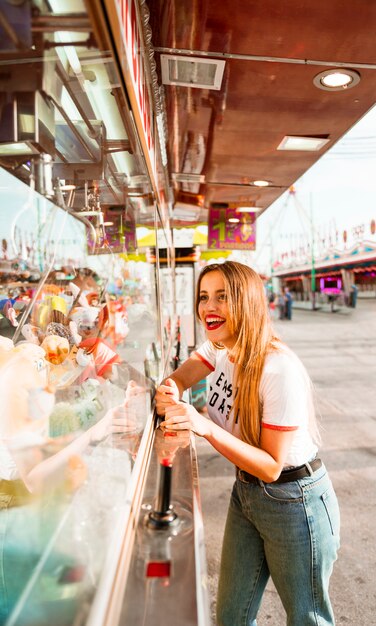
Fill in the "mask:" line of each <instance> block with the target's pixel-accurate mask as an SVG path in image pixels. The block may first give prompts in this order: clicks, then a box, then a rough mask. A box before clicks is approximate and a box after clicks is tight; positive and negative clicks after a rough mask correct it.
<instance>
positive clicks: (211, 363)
mask: <svg viewBox="0 0 376 626" xmlns="http://www.w3.org/2000/svg"><path fill="white" fill-rule="evenodd" d="M195 355H196V356H198V358H199V359H200V361H202V362H203V363H205V365H207V367H209V368H210V369H211V370H212V371H214V370H215V366H216V361H217V350H216V348H215V347H214V346H213V344H212V343H211V341H205V343H203V344H202V346H200V347H199V348H198V350H196V351H195Z"/></svg>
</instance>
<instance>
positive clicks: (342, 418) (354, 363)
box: [197, 299, 376, 626]
mask: <svg viewBox="0 0 376 626" xmlns="http://www.w3.org/2000/svg"><path fill="white" fill-rule="evenodd" d="M275 327H276V330H277V332H278V334H279V335H280V336H281V337H282V339H283V340H284V341H285V342H286V343H287V344H288V345H289V346H290V347H291V348H292V349H293V350H294V351H295V352H296V353H297V354H298V355H299V357H300V358H301V360H302V361H303V363H304V364H305V366H306V368H307V370H308V373H309V374H310V376H311V378H312V380H313V384H314V387H315V395H316V403H317V407H318V414H319V421H320V425H321V435H322V446H321V450H320V456H321V458H322V459H323V460H324V462H325V464H326V466H327V468H328V470H329V473H330V476H331V478H332V481H333V484H334V487H335V490H336V492H337V496H338V500H339V504H340V509H341V549H340V552H339V558H338V561H337V563H336V564H335V568H334V573H333V576H332V578H331V599H332V603H333V607H334V612H335V616H336V624H337V626H339V625H346V626H376V299H372V300H371V299H368V300H358V303H357V308H356V309H353V310H351V314H349V315H343V316H340V315H336V314H333V313H330V312H327V313H325V312H323V311H320V312H318V311H309V310H294V311H293V319H292V321H277V322H275ZM197 449H198V456H199V473H200V488H201V501H202V509H203V517H204V528H205V543H206V554H207V566H208V580H209V589H210V594H211V600H212V614H213V624H215V619H214V615H215V596H216V588H217V582H218V572H219V561H220V551H221V541H222V535H223V529H224V523H225V518H226V511H227V505H228V501H229V497H230V492H231V487H232V484H233V481H234V469H233V466H232V465H231V464H230V463H229V462H228V461H227V460H226V459H224V458H223V457H221V456H220V455H219V454H218V453H217V452H216V451H215V450H214V449H213V448H212V447H211V446H210V444H208V443H207V442H206V441H205V440H203V439H200V438H197ZM257 624H258V626H283V625H284V624H286V615H285V611H284V609H283V607H282V604H281V602H280V600H279V597H278V595H277V592H276V590H275V588H274V586H273V583H272V582H270V583H268V586H267V589H266V591H265V594H264V598H263V603H262V607H261V609H260V613H259V617H258V620H257ZM234 626H237V625H236V624H234ZM302 626H304V625H303V624H302Z"/></svg>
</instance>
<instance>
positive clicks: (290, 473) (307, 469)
mask: <svg viewBox="0 0 376 626" xmlns="http://www.w3.org/2000/svg"><path fill="white" fill-rule="evenodd" d="M321 466H322V461H321V459H314V460H313V461H310V462H309V463H305V464H304V465H299V466H298V467H292V468H291V469H286V470H283V471H282V472H281V474H280V476H279V478H277V480H274V481H273V483H272V484H273V485H277V484H279V483H290V482H292V481H293V480H298V479H299V478H307V477H308V476H312V474H313V473H314V472H315V471H316V470H318V469H319V467H321ZM236 477H237V478H238V479H239V480H240V481H241V482H243V483H256V484H259V479H258V478H257V476H253V474H248V472H245V471H244V470H241V469H239V468H238V467H237V468H236ZM263 482H266V481H263Z"/></svg>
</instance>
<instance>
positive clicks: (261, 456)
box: [162, 403, 294, 482]
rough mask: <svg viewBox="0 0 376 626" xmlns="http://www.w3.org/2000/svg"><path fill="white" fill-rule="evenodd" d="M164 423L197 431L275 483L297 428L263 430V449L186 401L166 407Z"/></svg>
mask: <svg viewBox="0 0 376 626" xmlns="http://www.w3.org/2000/svg"><path fill="white" fill-rule="evenodd" d="M162 426H164V427H165V428H166V429H167V430H181V429H190V430H193V431H194V432H195V433H196V434H197V435H199V436H201V437H204V438H205V439H206V440H207V441H209V443H211V445H212V446H213V447H214V448H215V449H216V450H217V451H218V452H219V453H220V454H222V455H223V456H224V457H226V458H227V459H228V460H229V461H231V462H232V463H234V465H236V466H237V467H239V468H240V469H242V470H244V471H246V472H248V473H250V474H253V475H254V476H257V477H258V478H260V479H261V480H263V481H265V482H273V481H274V480H276V479H277V478H278V477H279V475H280V473H281V471H282V469H283V466H284V463H285V460H286V457H287V453H288V451H289V449H290V447H291V443H292V439H293V436H294V431H279V430H271V429H262V433H261V442H260V448H256V447H255V446H251V445H250V444H248V443H246V442H244V441H242V440H241V439H238V438H237V437H235V436H234V435H232V434H231V433H229V432H227V431H226V430H224V429H223V428H221V426H218V425H217V424H214V422H211V421H210V420H209V419H207V418H205V417H203V416H202V415H200V414H199V413H198V412H197V411H196V409H195V408H194V407H193V406H191V405H189V404H183V403H175V404H171V405H170V406H169V407H167V408H166V419H165V421H164V422H163V423H162Z"/></svg>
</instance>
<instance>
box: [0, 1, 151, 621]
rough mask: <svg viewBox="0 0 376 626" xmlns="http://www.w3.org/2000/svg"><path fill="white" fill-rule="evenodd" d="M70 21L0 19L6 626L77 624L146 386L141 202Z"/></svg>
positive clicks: (145, 401) (138, 184)
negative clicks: (2, 21)
mask: <svg viewBox="0 0 376 626" xmlns="http://www.w3.org/2000/svg"><path fill="white" fill-rule="evenodd" d="M89 4H90V3H89ZM5 5H7V6H8V4H7V3H5ZM5 5H4V7H5ZM86 6H88V4H87V3H86V2H85V3H84V2H83V1H82V0H50V2H49V3H45V2H39V1H34V2H33V3H23V4H22V7H19V8H18V9H15V8H14V7H12V6H11V5H9V6H8V9H6V8H4V14H5V20H7V21H8V22H9V26H10V28H9V29H8V32H13V34H12V37H8V36H4V37H3V34H5V33H4V29H3V26H1V25H0V31H1V32H0V40H1V43H0V55H1V59H0V60H1V64H2V67H3V69H4V80H3V81H1V86H0V156H1V166H2V169H0V198H1V209H0V239H1V241H2V246H1V251H0V257H1V258H0V397H1V412H0V623H1V624H2V623H6V624H7V626H10V625H11V624H17V625H19V624H28V625H34V624H35V625H38V626H43V625H44V624H50V623H51V622H53V623H55V624H61V625H65V624H67V625H68V624H69V625H70V624H73V623H74V624H76V626H78V625H79V624H82V623H84V622H85V620H86V616H87V613H88V611H89V610H90V603H91V598H92V596H93V595H94V593H95V590H96V588H97V586H98V584H99V579H100V576H101V573H102V570H103V569H104V559H105V557H107V556H108V554H109V553H110V556H113V557H114V558H116V554H115V553H113V552H111V550H109V546H110V543H111V542H112V541H113V539H114V536H116V533H117V531H118V523H119V520H121V521H122V526H121V529H122V530H124V528H126V524H127V511H128V509H127V506H129V502H130V495H129V489H130V488H131V487H132V484H133V483H134V482H135V481H134V480H131V478H132V476H133V474H132V472H134V468H135V463H136V462H137V460H140V454H138V451H139V447H140V445H141V450H142V449H143V447H142V446H144V448H146V443H145V442H147V441H148V438H147V435H148V431H146V432H145V430H144V429H145V424H146V423H147V424H148V425H150V424H151V410H152V401H153V392H154V383H155V381H157V380H158V379H159V378H160V377H161V369H162V365H161V363H162V356H161V336H160V335H161V333H160V328H161V325H160V320H159V317H158V315H159V309H158V306H157V298H156V266H155V263H153V262H152V261H150V260H147V259H145V258H143V257H142V256H141V255H140V254H139V250H138V247H137V246H138V243H137V238H136V227H137V226H143V227H149V228H150V227H151V228H153V229H155V205H154V199H153V194H152V190H151V184H150V180H149V176H148V174H147V171H146V167H145V161H144V157H143V154H142V152H141V148H140V142H139V141H138V138H137V132H136V128H135V125H134V122H133V117H132V114H131V112H130V111H129V109H128V106H127V97H126V94H125V93H124V91H123V87H122V85H123V80H122V78H121V77H120V76H119V74H118V70H117V67H116V64H115V62H114V60H113V58H112V57H111V56H110V53H109V51H108V49H109V42H108V39H107V38H106V33H105V30H104V27H103V28H102V26H103V25H100V27H99V25H97V26H98V28H97V27H96V26H95V25H94V24H92V23H90V19H93V17H90V18H89V16H88V15H86V14H85V10H86ZM98 6H99V5H98ZM47 7H48V10H47ZM32 9H33V15H32V14H31V10H32ZM90 10H91V11H92V12H93V15H94V14H95V16H96V17H98V15H100V11H101V9H100V8H98V7H97V5H96V7H91V6H90ZM96 11H98V15H97V13H96ZM90 15H92V14H91V13H90ZM18 40H19V41H21V42H22V46H21V45H18V44H19V41H18ZM141 259H142V260H141ZM137 455H138V456H137ZM138 465H140V462H139V463H138ZM111 545H112V544H111Z"/></svg>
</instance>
